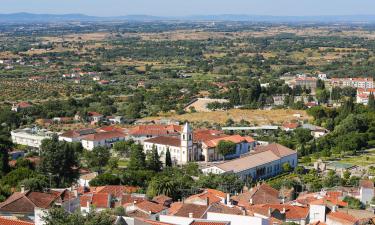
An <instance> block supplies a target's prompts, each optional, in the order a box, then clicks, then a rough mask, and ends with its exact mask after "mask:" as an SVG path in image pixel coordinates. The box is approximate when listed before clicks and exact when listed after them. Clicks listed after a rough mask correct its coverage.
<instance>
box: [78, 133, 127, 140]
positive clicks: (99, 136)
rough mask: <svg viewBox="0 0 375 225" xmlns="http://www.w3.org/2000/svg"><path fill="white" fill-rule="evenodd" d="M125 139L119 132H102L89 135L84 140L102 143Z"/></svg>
mask: <svg viewBox="0 0 375 225" xmlns="http://www.w3.org/2000/svg"><path fill="white" fill-rule="evenodd" d="M122 137H125V134H124V133H122V132H118V131H109V132H100V133H95V134H88V135H85V136H83V137H82V140H87V141H101V140H107V139H112V138H122Z"/></svg>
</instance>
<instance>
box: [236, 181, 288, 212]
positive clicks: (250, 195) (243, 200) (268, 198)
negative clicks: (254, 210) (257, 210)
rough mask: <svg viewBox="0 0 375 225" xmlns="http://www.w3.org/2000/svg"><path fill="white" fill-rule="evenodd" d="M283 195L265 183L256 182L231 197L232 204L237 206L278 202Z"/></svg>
mask: <svg viewBox="0 0 375 225" xmlns="http://www.w3.org/2000/svg"><path fill="white" fill-rule="evenodd" d="M284 197H285V196H281V195H280V193H279V191H278V190H276V189H274V188H272V187H271V186H269V185H268V184H266V183H262V184H258V185H256V186H255V187H253V188H251V189H250V190H248V191H245V192H243V193H241V194H238V195H235V196H233V197H232V198H231V200H232V202H233V204H235V205H239V206H248V205H257V204H280V203H281V202H282V199H284Z"/></svg>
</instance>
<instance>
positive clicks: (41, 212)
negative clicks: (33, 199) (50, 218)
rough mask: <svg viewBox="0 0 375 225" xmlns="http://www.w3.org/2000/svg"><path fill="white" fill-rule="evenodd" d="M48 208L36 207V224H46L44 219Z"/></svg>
mask: <svg viewBox="0 0 375 225" xmlns="http://www.w3.org/2000/svg"><path fill="white" fill-rule="evenodd" d="M47 212H48V211H47V210H45V209H41V208H38V207H35V208H34V214H35V220H34V222H35V225H44V224H45V222H44V221H43V218H44V217H45V216H46V215H47Z"/></svg>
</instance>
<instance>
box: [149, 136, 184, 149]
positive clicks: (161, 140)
mask: <svg viewBox="0 0 375 225" xmlns="http://www.w3.org/2000/svg"><path fill="white" fill-rule="evenodd" d="M146 142H147V143H152V144H159V145H169V146H176V147H180V146H181V140H180V138H176V137H168V136H160V137H155V138H151V139H147V140H145V143H146Z"/></svg>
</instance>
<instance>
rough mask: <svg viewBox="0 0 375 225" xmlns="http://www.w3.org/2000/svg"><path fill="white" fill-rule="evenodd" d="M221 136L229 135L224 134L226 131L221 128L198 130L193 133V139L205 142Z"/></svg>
mask: <svg viewBox="0 0 375 225" xmlns="http://www.w3.org/2000/svg"><path fill="white" fill-rule="evenodd" d="M221 136H227V135H224V132H223V131H219V130H196V131H194V133H193V140H194V141H199V142H203V141H209V140H212V139H216V138H218V137H221Z"/></svg>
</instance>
